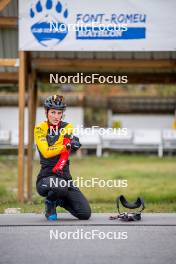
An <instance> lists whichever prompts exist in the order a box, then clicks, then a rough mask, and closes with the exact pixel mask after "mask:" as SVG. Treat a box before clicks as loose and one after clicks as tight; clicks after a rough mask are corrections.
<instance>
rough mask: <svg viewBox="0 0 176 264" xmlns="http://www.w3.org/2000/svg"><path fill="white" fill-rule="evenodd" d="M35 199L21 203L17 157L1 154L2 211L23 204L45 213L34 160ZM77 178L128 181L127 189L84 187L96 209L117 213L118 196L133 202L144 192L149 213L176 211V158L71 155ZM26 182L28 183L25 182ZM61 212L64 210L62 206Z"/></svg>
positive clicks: (26, 210)
mask: <svg viewBox="0 0 176 264" xmlns="http://www.w3.org/2000/svg"><path fill="white" fill-rule="evenodd" d="M33 165H34V169H33V202H32V203H31V204H30V203H27V202H26V203H25V204H19V203H18V202H17V201H16V197H17V158H16V157H14V156H11V157H7V156H0V182H1V183H0V201H1V204H0V213H3V212H4V209H5V208H8V207H20V208H21V211H22V212H35V213H41V212H43V198H42V197H40V196H39V195H38V194H37V193H36V190H35V179H36V175H37V173H38V171H39V169H40V166H39V161H38V160H37V161H34V164H33ZM70 167H71V173H72V176H73V179H76V178H77V177H82V178H83V179H84V180H88V179H89V180H90V179H91V178H93V177H94V178H99V179H104V180H108V179H112V180H116V181H118V180H127V183H128V186H127V188H124V187H120V188H117V187H116V188H108V187H105V188H98V187H96V188H86V187H83V188H81V190H82V191H83V192H84V194H85V195H86V197H87V198H88V200H89V201H90V203H91V208H92V211H93V212H116V211H117V209H116V205H115V199H116V197H117V196H118V195H119V194H124V195H126V196H127V198H128V199H129V200H131V201H133V200H134V199H135V198H136V197H137V196H139V195H141V196H143V197H144V199H145V201H146V210H145V211H146V212H176V162H175V157H174V156H173V157H163V158H158V157H156V156H144V155H118V154H111V155H110V156H108V157H102V158H97V157H95V156H85V157H83V158H78V157H76V156H73V157H71V166H70ZM25 183H26V182H25ZM58 210H59V211H64V210H63V209H61V208H59V209H58Z"/></svg>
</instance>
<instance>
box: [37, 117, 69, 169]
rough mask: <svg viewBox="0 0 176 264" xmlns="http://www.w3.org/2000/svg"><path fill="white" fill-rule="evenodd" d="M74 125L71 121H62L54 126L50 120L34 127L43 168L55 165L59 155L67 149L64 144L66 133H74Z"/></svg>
mask: <svg viewBox="0 0 176 264" xmlns="http://www.w3.org/2000/svg"><path fill="white" fill-rule="evenodd" d="M72 133H73V126H72V124H71V123H66V122H63V121H61V122H60V126H59V127H58V128H57V127H56V128H55V129H54V128H52V127H51V126H50V127H49V126H48V122H47V121H44V122H41V123H39V124H37V125H36V126H35V128H34V139H35V142H36V145H37V148H38V151H39V154H40V164H41V166H42V168H46V167H54V166H55V164H56V163H57V161H58V159H59V155H60V154H61V153H62V152H63V151H65V150H66V147H65V145H63V140H64V135H66V134H67V135H72Z"/></svg>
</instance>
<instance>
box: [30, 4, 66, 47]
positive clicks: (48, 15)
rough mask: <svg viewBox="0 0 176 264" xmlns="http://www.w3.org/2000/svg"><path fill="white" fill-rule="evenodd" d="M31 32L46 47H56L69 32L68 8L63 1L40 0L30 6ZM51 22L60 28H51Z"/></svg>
mask: <svg viewBox="0 0 176 264" xmlns="http://www.w3.org/2000/svg"><path fill="white" fill-rule="evenodd" d="M29 15H30V18H31V23H32V25H31V32H32V34H33V35H34V37H35V39H36V40H37V41H38V42H39V43H40V44H41V45H43V46H45V47H54V46H56V45H57V44H58V43H59V42H61V41H62V40H63V39H64V38H65V37H66V36H67V34H68V27H67V24H66V21H67V18H68V9H67V8H65V7H63V5H62V3H61V1H58V0H57V1H55V0H38V1H36V3H35V4H33V5H32V6H31V8H30V14H29ZM51 22H52V23H53V24H55V26H56V27H57V28H60V30H55V29H54V28H53V29H52V30H51V28H50V24H51Z"/></svg>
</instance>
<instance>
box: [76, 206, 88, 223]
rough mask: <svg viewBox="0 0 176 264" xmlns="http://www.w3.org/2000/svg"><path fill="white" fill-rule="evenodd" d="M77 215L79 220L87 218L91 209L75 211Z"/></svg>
mask: <svg viewBox="0 0 176 264" xmlns="http://www.w3.org/2000/svg"><path fill="white" fill-rule="evenodd" d="M77 217H78V219H80V220H88V219H89V218H90V217H91V209H90V208H89V209H87V210H84V211H82V212H78V213H77Z"/></svg>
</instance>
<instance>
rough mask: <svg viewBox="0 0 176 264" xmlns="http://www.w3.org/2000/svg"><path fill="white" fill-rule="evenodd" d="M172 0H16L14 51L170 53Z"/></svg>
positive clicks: (174, 33) (174, 42)
mask: <svg viewBox="0 0 176 264" xmlns="http://www.w3.org/2000/svg"><path fill="white" fill-rule="evenodd" d="M175 26H176V0H167V1H166V0H109V1H107V0H101V1H100V0H89V1H82V0H33V1H32V0H31V1H30V0H19V49H20V50H34V51H35V50H36V51H37V50H38V51H42V50H43V51H45V50H46V51H49V50H50V51H174V50H176V29H175Z"/></svg>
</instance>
